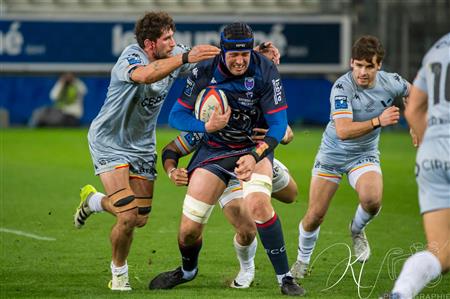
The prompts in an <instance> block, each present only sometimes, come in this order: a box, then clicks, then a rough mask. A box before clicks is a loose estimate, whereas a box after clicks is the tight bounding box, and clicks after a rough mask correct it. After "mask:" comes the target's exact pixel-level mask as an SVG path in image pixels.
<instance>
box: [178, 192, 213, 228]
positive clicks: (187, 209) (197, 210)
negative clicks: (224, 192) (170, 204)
mask: <svg viewBox="0 0 450 299" xmlns="http://www.w3.org/2000/svg"><path fill="white" fill-rule="evenodd" d="M213 209H214V205H209V204H207V203H204V202H202V201H200V200H197V199H195V198H193V197H192V196H189V195H186V197H185V198H184V203H183V214H184V215H185V216H186V217H188V218H189V219H191V220H192V221H195V222H197V223H201V224H205V223H207V222H208V219H209V216H210V215H211V213H212V210H213Z"/></svg>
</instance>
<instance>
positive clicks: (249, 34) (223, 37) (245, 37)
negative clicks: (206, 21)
mask: <svg viewBox="0 0 450 299" xmlns="http://www.w3.org/2000/svg"><path fill="white" fill-rule="evenodd" d="M254 43H255V41H254V39H253V31H252V29H251V28H250V26H248V25H247V24H245V23H233V24H230V25H227V26H226V27H225V28H224V29H223V31H222V33H221V34H220V49H221V50H222V59H223V61H225V53H226V52H228V51H248V50H250V51H251V50H253V46H254Z"/></svg>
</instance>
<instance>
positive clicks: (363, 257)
mask: <svg viewBox="0 0 450 299" xmlns="http://www.w3.org/2000/svg"><path fill="white" fill-rule="evenodd" d="M350 233H351V235H352V241H353V254H354V255H355V256H356V260H357V261H358V262H360V263H364V262H366V261H367V260H368V259H369V257H370V246H369V241H368V240H367V237H366V233H365V232H364V230H362V231H361V232H360V233H356V234H355V233H353V232H352V223H350Z"/></svg>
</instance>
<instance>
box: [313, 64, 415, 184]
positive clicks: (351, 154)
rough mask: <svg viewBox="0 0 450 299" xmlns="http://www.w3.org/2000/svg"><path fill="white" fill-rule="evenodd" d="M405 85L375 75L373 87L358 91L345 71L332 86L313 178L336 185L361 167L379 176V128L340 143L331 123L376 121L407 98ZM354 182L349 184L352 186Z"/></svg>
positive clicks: (394, 76) (392, 75)
mask: <svg viewBox="0 0 450 299" xmlns="http://www.w3.org/2000/svg"><path fill="white" fill-rule="evenodd" d="M408 92H409V91H408V83H407V81H406V80H404V79H403V78H402V77H400V76H399V75H398V74H396V73H387V72H384V71H378V72H377V75H376V78H375V84H374V86H373V87H370V88H362V87H360V86H359V85H358V84H357V83H356V82H355V80H354V79H353V76H352V72H351V71H349V72H347V73H346V74H344V75H343V76H341V77H340V78H339V79H338V80H336V82H335V83H334V85H333V87H332V90H331V95H330V105H331V109H330V110H331V111H330V121H329V123H328V125H327V127H326V129H325V132H324V133H323V136H322V142H321V144H320V149H319V152H318V153H317V156H316V161H315V163H314V167H313V175H314V176H319V177H323V178H326V179H330V180H334V181H336V182H338V181H339V180H340V179H341V177H342V174H344V173H347V174H350V173H352V172H354V171H357V170H359V169H361V168H363V167H368V168H367V170H369V169H370V170H375V171H378V172H380V173H381V169H380V168H379V164H380V161H379V151H378V141H379V136H380V132H381V128H378V129H375V130H373V131H371V132H369V133H367V134H365V135H363V136H360V137H358V138H353V139H348V140H342V139H340V138H339V137H338V136H337V133H336V126H335V122H334V121H335V119H339V118H349V119H351V120H353V121H355V122H363V121H367V120H370V119H372V118H374V117H378V116H379V115H380V114H381V113H382V112H383V111H384V110H385V109H386V108H388V107H390V106H392V104H393V102H394V99H395V98H398V97H406V96H408ZM355 183H356V182H352V181H351V184H352V186H353V185H354V184H355Z"/></svg>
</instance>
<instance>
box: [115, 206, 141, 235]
mask: <svg viewBox="0 0 450 299" xmlns="http://www.w3.org/2000/svg"><path fill="white" fill-rule="evenodd" d="M137 218H138V217H137V212H136V209H133V210H128V211H125V212H122V213H118V214H117V225H118V226H119V229H120V230H121V231H123V232H124V233H125V234H130V233H131V232H133V229H134V227H135V226H137Z"/></svg>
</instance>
